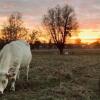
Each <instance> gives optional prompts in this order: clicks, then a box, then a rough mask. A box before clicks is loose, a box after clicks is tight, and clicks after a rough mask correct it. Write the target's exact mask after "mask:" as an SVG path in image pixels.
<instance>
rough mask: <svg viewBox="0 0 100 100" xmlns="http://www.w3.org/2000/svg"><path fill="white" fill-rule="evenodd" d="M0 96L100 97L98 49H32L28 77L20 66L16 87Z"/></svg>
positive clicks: (28, 99)
mask: <svg viewBox="0 0 100 100" xmlns="http://www.w3.org/2000/svg"><path fill="white" fill-rule="evenodd" d="M0 100H100V50H99V49H90V50H89V49H85V50H81V49H74V50H70V54H69V55H59V54H58V53H57V52H56V51H55V50H38V51H37V50H33V59H32V62H31V65H30V72H29V81H28V82H27V81H26V70H25V68H24V69H21V75H20V79H19V80H17V81H16V91H15V92H10V91H9V86H8V88H7V90H6V91H5V93H4V95H3V96H2V97H0Z"/></svg>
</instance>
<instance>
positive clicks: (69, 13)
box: [43, 5, 78, 54]
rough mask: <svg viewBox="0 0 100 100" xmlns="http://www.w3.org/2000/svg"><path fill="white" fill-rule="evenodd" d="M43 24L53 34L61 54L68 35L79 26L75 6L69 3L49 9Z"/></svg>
mask: <svg viewBox="0 0 100 100" xmlns="http://www.w3.org/2000/svg"><path fill="white" fill-rule="evenodd" d="M43 24H44V26H45V27H46V29H47V30H48V32H49V33H50V34H51V36H52V39H53V41H54V43H55V44H56V46H57V48H58V49H59V51H60V54H63V49H64V46H65V42H66V37H67V36H71V33H72V32H73V31H74V30H76V29H77V27H78V24H77V20H76V17H75V13H74V10H73V8H72V7H70V6H69V5H66V6H64V7H63V8H61V7H60V6H59V5H58V6H56V7H55V8H52V9H49V10H48V13H47V14H46V15H44V17H43Z"/></svg>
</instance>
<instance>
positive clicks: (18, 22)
mask: <svg viewBox="0 0 100 100" xmlns="http://www.w3.org/2000/svg"><path fill="white" fill-rule="evenodd" d="M1 32H2V34H3V39H4V40H5V41H6V42H10V41H13V40H16V39H20V38H22V37H24V36H25V35H26V34H27V29H26V28H25V27H24V26H23V21H22V15H21V13H19V12H14V13H12V14H11V15H10V17H9V18H8V22H7V23H6V25H4V26H3V29H2V30H1Z"/></svg>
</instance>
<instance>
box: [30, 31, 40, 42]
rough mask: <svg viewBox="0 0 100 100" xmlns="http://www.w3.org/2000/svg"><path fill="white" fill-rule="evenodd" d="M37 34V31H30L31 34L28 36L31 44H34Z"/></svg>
mask: <svg viewBox="0 0 100 100" xmlns="http://www.w3.org/2000/svg"><path fill="white" fill-rule="evenodd" d="M38 34H39V31H37V30H34V29H33V30H32V33H31V34H30V42H31V43H34V42H35V41H36V40H37V37H38Z"/></svg>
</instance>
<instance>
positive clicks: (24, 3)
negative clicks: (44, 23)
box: [0, 0, 100, 28]
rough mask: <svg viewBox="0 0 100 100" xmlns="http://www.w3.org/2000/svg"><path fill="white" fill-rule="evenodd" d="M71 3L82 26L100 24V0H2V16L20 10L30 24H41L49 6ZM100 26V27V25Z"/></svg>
mask: <svg viewBox="0 0 100 100" xmlns="http://www.w3.org/2000/svg"><path fill="white" fill-rule="evenodd" d="M66 3H68V4H70V5H71V6H72V7H73V8H74V9H75V12H76V15H77V18H78V21H79V23H80V25H81V27H82V24H83V26H84V27H85V25H86V28H88V27H90V26H89V25H90V24H96V26H98V27H99V24H100V21H99V20H100V0H0V18H1V17H3V16H4V17H6V16H8V15H10V14H11V13H12V12H15V11H19V12H21V13H22V14H23V19H24V20H25V21H26V23H27V24H30V23H31V24H30V26H32V25H34V24H40V23H41V19H42V16H43V15H44V14H45V13H46V12H47V10H48V8H52V7H54V6H56V5H57V4H60V5H65V4H66ZM99 28H100V27H99Z"/></svg>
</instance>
